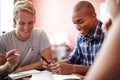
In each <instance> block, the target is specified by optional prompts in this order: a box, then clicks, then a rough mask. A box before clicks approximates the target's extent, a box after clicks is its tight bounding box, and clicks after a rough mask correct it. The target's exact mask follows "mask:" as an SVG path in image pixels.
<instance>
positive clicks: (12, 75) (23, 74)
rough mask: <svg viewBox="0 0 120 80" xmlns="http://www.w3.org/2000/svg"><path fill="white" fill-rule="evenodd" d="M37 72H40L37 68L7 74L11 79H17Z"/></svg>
mask: <svg viewBox="0 0 120 80" xmlns="http://www.w3.org/2000/svg"><path fill="white" fill-rule="evenodd" d="M38 73H40V71H38V70H28V71H24V72H18V73H12V74H10V75H9V76H10V77H11V78H12V79H19V78H23V77H26V76H31V75H33V74H38Z"/></svg>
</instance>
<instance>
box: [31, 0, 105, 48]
mask: <svg viewBox="0 0 120 80" xmlns="http://www.w3.org/2000/svg"><path fill="white" fill-rule="evenodd" d="M78 1H80V0H33V3H34V5H35V8H36V11H37V15H36V24H35V26H36V27H38V28H41V29H43V30H44V31H45V32H46V33H47V35H48V37H49V38H51V37H52V35H53V34H55V33H56V32H61V31H62V32H66V33H67V36H68V39H69V41H70V47H73V46H74V43H75V39H76V36H77V34H78V31H77V30H76V29H75V27H74V26H75V25H74V24H73V23H72V20H71V15H72V8H73V6H74V5H75V4H76V3H77V2H78ZM88 1H90V2H91V3H92V4H93V5H94V7H95V9H96V13H97V17H99V15H100V14H99V6H100V3H102V2H104V0H88Z"/></svg>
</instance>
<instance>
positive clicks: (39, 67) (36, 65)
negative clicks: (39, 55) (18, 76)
mask: <svg viewBox="0 0 120 80" xmlns="http://www.w3.org/2000/svg"><path fill="white" fill-rule="evenodd" d="M42 65H43V63H42V62H41V61H40V62H36V63H33V64H30V65H27V66H24V67H20V68H18V69H16V70H15V71H14V72H22V71H27V70H32V69H37V70H42V68H43V67H42Z"/></svg>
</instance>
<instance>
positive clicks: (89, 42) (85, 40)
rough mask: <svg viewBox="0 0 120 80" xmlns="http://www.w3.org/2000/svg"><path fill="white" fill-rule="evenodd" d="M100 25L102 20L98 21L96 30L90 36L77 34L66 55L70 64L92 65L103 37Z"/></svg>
mask: <svg viewBox="0 0 120 80" xmlns="http://www.w3.org/2000/svg"><path fill="white" fill-rule="evenodd" d="M101 26H102V22H100V21H98V25H97V27H96V30H95V32H94V34H93V36H91V37H89V36H82V35H81V34H79V35H78V37H77V42H76V45H75V47H74V49H73V51H72V53H71V54H70V56H69V57H68V59H69V60H70V61H71V63H72V64H80V65H85V66H91V65H92V63H93V61H94V59H95V57H96V55H97V53H98V51H99V49H100V47H101V45H102V43H103V40H104V37H105V36H104V33H103V32H102V29H101Z"/></svg>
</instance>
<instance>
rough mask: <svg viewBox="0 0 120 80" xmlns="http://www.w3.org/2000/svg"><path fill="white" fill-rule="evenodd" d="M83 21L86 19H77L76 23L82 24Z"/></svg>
mask: <svg viewBox="0 0 120 80" xmlns="http://www.w3.org/2000/svg"><path fill="white" fill-rule="evenodd" d="M83 22H84V20H81V19H80V20H77V21H76V24H82V23H83Z"/></svg>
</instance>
